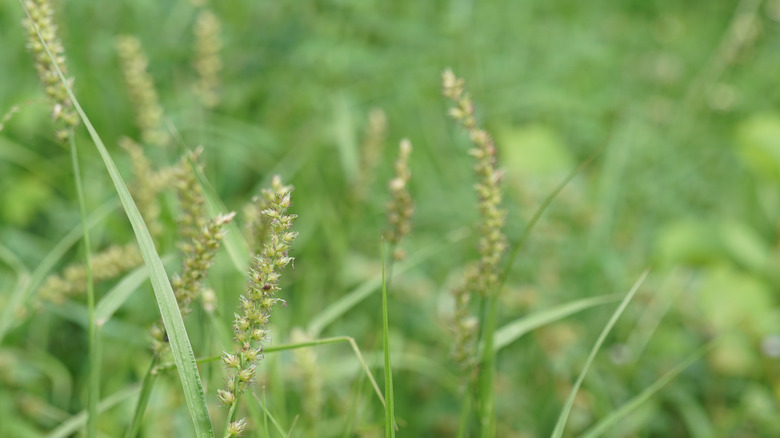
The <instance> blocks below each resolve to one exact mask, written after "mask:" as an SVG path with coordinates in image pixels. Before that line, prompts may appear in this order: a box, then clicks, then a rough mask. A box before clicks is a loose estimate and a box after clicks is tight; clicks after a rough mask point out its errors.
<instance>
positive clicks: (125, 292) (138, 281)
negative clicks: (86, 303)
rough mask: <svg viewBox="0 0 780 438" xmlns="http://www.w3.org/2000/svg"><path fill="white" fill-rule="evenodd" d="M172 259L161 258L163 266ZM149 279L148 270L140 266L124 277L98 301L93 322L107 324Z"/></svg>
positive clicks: (168, 257) (169, 257) (100, 324)
mask: <svg viewBox="0 0 780 438" xmlns="http://www.w3.org/2000/svg"><path fill="white" fill-rule="evenodd" d="M172 260H173V257H171V256H167V257H163V258H162V261H163V264H166V265H168V264H170V262H171V261H172ZM148 279H149V270H148V269H146V266H140V267H138V268H136V269H135V270H133V271H132V272H130V273H129V274H127V275H125V276H124V277H123V278H122V280H120V281H119V283H117V284H116V286H114V287H112V288H111V290H110V291H108V292H106V294H105V295H104V296H103V298H101V299H100V301H99V302H98V304H97V306H96V307H95V321H96V322H97V324H98V325H99V326H102V325H104V324H105V323H106V322H108V321H109V320H110V319H111V317H113V316H114V312H116V311H117V310H118V309H119V308H120V307H122V305H123V304H124V303H125V301H127V300H128V299H129V298H130V296H131V295H133V292H135V291H136V290H137V289H138V288H139V287H141V285H142V284H144V282H146V280H148Z"/></svg>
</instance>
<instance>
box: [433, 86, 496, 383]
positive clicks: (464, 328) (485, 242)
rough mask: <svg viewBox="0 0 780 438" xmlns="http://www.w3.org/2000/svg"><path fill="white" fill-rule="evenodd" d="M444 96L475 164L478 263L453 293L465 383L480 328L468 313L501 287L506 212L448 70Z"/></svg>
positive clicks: (485, 139)
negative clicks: (474, 300) (468, 142)
mask: <svg viewBox="0 0 780 438" xmlns="http://www.w3.org/2000/svg"><path fill="white" fill-rule="evenodd" d="M442 83H443V87H442V88H443V93H444V95H445V96H446V97H447V98H449V99H450V100H452V101H453V102H454V103H455V107H454V108H451V109H450V116H452V118H454V119H455V120H457V121H458V122H459V123H460V124H461V126H463V128H464V129H466V130H467V131H468V132H469V136H470V137H471V141H472V143H474V147H473V148H472V149H471V150H470V151H469V153H470V154H471V155H472V156H474V157H475V158H476V160H477V163H476V164H475V165H474V171H475V173H476V175H477V180H478V181H477V184H476V185H475V186H474V188H475V190H476V192H477V196H478V197H479V213H480V221H479V236H480V237H479V255H480V257H479V260H478V261H477V262H476V264H474V265H472V266H470V267H469V268H467V270H466V276H465V278H464V282H463V285H462V286H461V287H458V288H457V289H455V290H454V291H453V295H454V298H455V315H454V327H453V332H454V340H455V343H454V358H455V360H456V361H457V362H458V364H459V365H460V366H461V367H462V369H463V371H464V374H465V375H466V376H467V378H471V377H472V372H473V371H474V364H475V361H474V358H475V357H476V339H477V333H478V331H479V322H478V320H477V318H475V317H474V316H473V315H472V314H471V312H470V310H469V304H470V303H471V300H472V298H473V295H474V294H479V295H480V296H482V297H486V296H488V295H489V294H491V293H495V291H496V289H497V288H498V283H499V263H500V261H501V257H502V256H503V254H504V252H506V249H507V242H506V236H504V234H503V231H502V228H503V227H504V223H505V221H506V211H505V210H503V209H501V198H502V193H501V188H500V183H501V175H502V174H501V172H500V171H499V170H498V169H497V168H496V147H495V145H494V144H493V139H491V138H490V135H488V133H487V132H485V131H484V130H482V129H480V128H479V127H478V126H477V122H476V120H475V119H474V105H473V103H472V101H471V97H470V96H469V95H468V93H466V91H465V89H464V81H463V79H459V78H457V77H455V75H454V74H453V73H452V71H451V70H445V71H444V73H443V74H442Z"/></svg>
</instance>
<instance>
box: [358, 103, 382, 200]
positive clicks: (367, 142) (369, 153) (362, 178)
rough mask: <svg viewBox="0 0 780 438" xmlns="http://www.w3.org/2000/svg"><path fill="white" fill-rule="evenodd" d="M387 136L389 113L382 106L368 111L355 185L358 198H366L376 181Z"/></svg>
mask: <svg viewBox="0 0 780 438" xmlns="http://www.w3.org/2000/svg"><path fill="white" fill-rule="evenodd" d="M386 137H387V115H385V112H384V111H383V110H382V109H381V108H374V109H372V110H371V112H369V113H368V125H367V126H366V131H365V134H364V135H363V142H362V144H361V145H360V171H359V173H358V176H357V179H356V180H355V185H354V196H355V197H356V199H357V200H360V201H362V200H363V199H365V197H366V195H367V194H368V191H369V190H368V189H369V187H370V186H371V183H373V182H374V175H375V174H376V166H377V164H378V163H379V160H380V159H381V158H382V152H384V146H385V138H386Z"/></svg>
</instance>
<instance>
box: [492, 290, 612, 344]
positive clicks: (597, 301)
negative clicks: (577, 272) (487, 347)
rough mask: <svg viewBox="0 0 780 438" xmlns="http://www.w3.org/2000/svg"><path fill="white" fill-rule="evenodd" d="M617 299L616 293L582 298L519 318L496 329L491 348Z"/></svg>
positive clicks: (509, 342)
mask: <svg viewBox="0 0 780 438" xmlns="http://www.w3.org/2000/svg"><path fill="white" fill-rule="evenodd" d="M617 299H618V297H617V296H616V295H604V296H600V297H592V298H584V299H581V300H577V301H574V302H571V303H565V304H562V305H559V306H556V307H553V308H552V309H546V310H542V311H539V312H535V313H533V314H531V315H528V316H524V317H522V318H519V319H517V320H515V321H513V322H510V323H509V324H507V325H505V326H503V327H501V328H500V329H498V330H496V334H495V344H494V345H493V350H494V351H496V352H498V351H499V350H501V349H502V348H504V347H506V346H508V345H509V344H511V343H512V342H515V341H516V340H518V339H520V338H521V337H522V336H523V335H525V334H526V333H528V332H530V331H532V330H535V329H537V328H539V327H542V326H544V325H547V324H550V323H553V322H556V321H559V320H561V319H563V318H566V317H567V316H570V315H573V314H575V313H579V312H581V311H583V310H585V309H589V308H591V307H594V306H598V305H601V304H607V303H611V302H614V301H617Z"/></svg>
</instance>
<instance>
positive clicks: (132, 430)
mask: <svg viewBox="0 0 780 438" xmlns="http://www.w3.org/2000/svg"><path fill="white" fill-rule="evenodd" d="M159 360H160V356H159V355H157V354H155V355H154V357H153V358H152V363H151V364H149V370H147V371H146V375H144V380H143V382H142V383H141V394H140V395H139V396H138V402H136V404H135V414H134V415H133V422H132V423H131V424H130V427H129V428H128V429H127V433H126V434H125V438H135V437H136V436H137V435H138V431H139V430H140V429H141V422H142V421H143V419H144V413H145V412H146V406H147V405H148V404H149V398H150V397H151V395H152V388H154V382H155V381H156V380H157V375H158V373H157V369H156V368H155V367H156V366H157V362H159Z"/></svg>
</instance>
